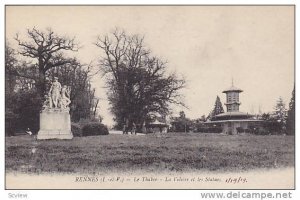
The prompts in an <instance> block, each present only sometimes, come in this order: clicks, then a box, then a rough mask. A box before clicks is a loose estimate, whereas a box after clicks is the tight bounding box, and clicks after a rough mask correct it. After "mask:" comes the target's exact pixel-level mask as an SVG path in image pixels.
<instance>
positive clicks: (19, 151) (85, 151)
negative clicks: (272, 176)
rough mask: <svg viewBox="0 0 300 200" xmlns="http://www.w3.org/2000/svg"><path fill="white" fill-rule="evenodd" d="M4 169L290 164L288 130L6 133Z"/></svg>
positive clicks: (206, 168) (117, 169) (104, 169)
mask: <svg viewBox="0 0 300 200" xmlns="http://www.w3.org/2000/svg"><path fill="white" fill-rule="evenodd" d="M5 166H6V170H7V172H16V171H17V172H27V173H28V172H32V173H44V172H55V173H57V172H62V173H98V172H103V173H105V172H129V173H131V172H135V171H145V172H165V171H178V172H188V171H199V170H202V171H246V170H251V169H257V168H278V167H292V166H294V137H293V136H275V135H274V136H254V135H244V136H234V135H233V136H225V135H218V134H198V133H187V134H186V133H168V134H163V135H162V134H148V135H144V136H132V135H106V136H90V137H75V138H73V140H65V141H61V140H45V141H36V140H34V139H33V138H32V137H30V136H15V137H7V138H6V147H5Z"/></svg>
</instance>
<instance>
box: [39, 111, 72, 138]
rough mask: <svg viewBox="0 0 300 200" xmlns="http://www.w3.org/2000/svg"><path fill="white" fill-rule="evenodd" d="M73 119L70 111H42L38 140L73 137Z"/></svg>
mask: <svg viewBox="0 0 300 200" xmlns="http://www.w3.org/2000/svg"><path fill="white" fill-rule="evenodd" d="M72 138H73V134H72V132H71V119H70V114H69V111H62V110H59V109H57V110H55V109H53V110H43V111H42V112H41V113H40V130H39V132H38V135H37V139H38V140H44V139H72Z"/></svg>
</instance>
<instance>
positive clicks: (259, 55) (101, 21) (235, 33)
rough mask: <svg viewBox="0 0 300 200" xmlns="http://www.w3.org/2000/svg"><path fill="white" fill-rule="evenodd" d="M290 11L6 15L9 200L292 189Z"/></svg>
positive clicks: (50, 10)
mask: <svg viewBox="0 0 300 200" xmlns="http://www.w3.org/2000/svg"><path fill="white" fill-rule="evenodd" d="M294 20H295V6H293V5H282V6H279V5H277V6H273V5H264V6H254V5H253V6H241V5H240V6H239V5H228V6H218V5H215V6H204V5H199V6H196V5H193V6H183V5H182V6H179V5H176V6H175V5H174V6H171V5H170V6H162V5H157V6H141V5H135V6H133V5H131V6H129V5H127V6H108V5H106V6H103V5H102V6H101V5H98V6H97V5H89V6H83V5H80V6H79V5H77V6H75V5H73V6H72V5H64V6H54V5H53V6H50V5H48V6H41V5H39V6H38V5H26V6H25V5H24V6H22V5H18V6H16V5H6V6H5V40H6V41H5V43H6V44H5V176H6V177H5V188H6V189H294V188H295V79H294V77H295V48H294V47H295V22H294Z"/></svg>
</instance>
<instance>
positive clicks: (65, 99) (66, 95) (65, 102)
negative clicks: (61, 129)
mask: <svg viewBox="0 0 300 200" xmlns="http://www.w3.org/2000/svg"><path fill="white" fill-rule="evenodd" d="M70 93H71V88H70V87H67V86H66V85H64V86H63V87H62V89H61V96H60V108H61V109H66V108H68V107H69V105H70V103H71V100H70Z"/></svg>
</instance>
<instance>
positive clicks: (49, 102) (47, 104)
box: [43, 95, 53, 110]
mask: <svg viewBox="0 0 300 200" xmlns="http://www.w3.org/2000/svg"><path fill="white" fill-rule="evenodd" d="M44 97H45V101H44V103H43V110H45V109H48V108H52V107H53V104H52V98H51V96H49V95H45V96H44Z"/></svg>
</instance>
